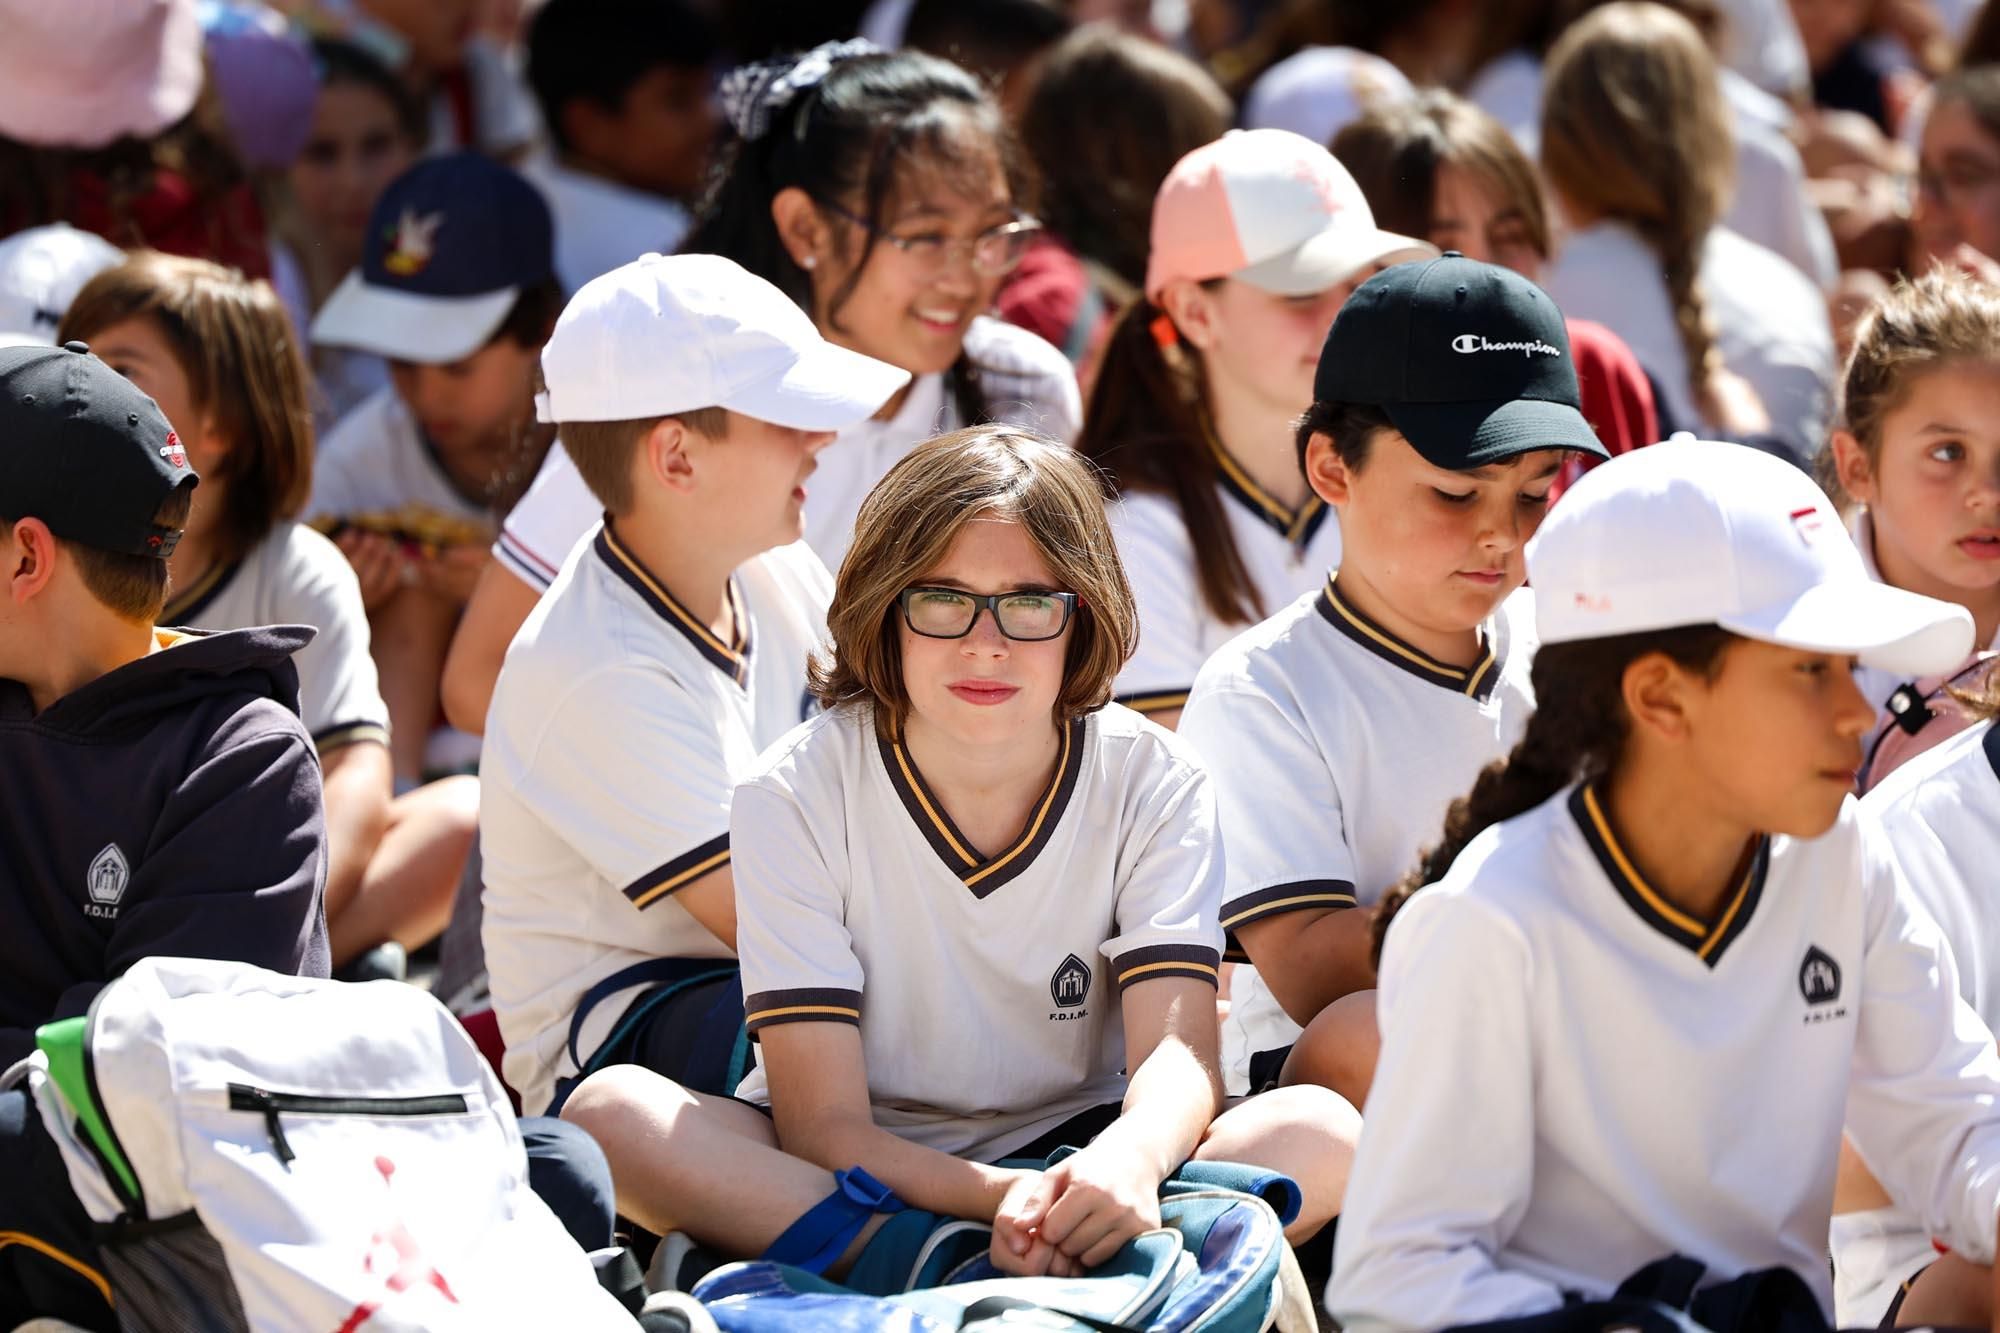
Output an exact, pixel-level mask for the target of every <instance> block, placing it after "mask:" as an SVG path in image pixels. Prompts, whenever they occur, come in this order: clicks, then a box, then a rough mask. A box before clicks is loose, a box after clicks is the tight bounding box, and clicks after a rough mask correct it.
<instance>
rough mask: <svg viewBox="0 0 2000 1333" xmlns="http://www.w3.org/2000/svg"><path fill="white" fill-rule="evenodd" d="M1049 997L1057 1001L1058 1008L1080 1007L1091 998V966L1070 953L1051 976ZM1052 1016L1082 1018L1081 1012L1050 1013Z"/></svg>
mask: <svg viewBox="0 0 2000 1333" xmlns="http://www.w3.org/2000/svg"><path fill="white" fill-rule="evenodd" d="M1049 998H1050V999H1051V1000H1054V1001H1055V1004H1056V1008H1057V1009H1078V1008H1081V1007H1082V1005H1083V1002H1084V1001H1085V1000H1087V999H1089V998H1090V968H1089V966H1088V965H1087V964H1085V963H1084V961H1083V960H1082V959H1081V958H1078V957H1077V956H1076V955H1075V954H1070V955H1068V956H1067V957H1065V958H1064V959H1063V960H1062V963H1061V965H1060V966H1058V967H1057V968H1056V970H1055V975H1053V976H1051V977H1050V978H1049ZM1049 1017H1050V1018H1058V1019H1060V1018H1071V1017H1076V1018H1081V1017H1082V1015H1081V1014H1074V1015H1072V1014H1061V1013H1058V1014H1050V1015H1049Z"/></svg>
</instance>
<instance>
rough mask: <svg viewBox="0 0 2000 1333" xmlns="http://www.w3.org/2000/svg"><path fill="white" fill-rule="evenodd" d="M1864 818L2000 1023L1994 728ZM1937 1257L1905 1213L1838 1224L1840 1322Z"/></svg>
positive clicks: (1941, 753) (1928, 756)
mask: <svg viewBox="0 0 2000 1333" xmlns="http://www.w3.org/2000/svg"><path fill="white" fill-rule="evenodd" d="M1861 816H1862V818H1863V819H1872V820H1873V821H1874V822H1875V823H1876V825H1877V826H1878V827H1879V828H1880V829H1881V833H1882V838H1883V841H1884V842H1885V843H1886V844H1887V846H1888V849H1889V855H1890V856H1891V857H1892V858H1893V859H1894V860H1895V862H1896V864H1897V866H1898V867H1899V868H1900V869H1901V870H1902V872H1903V881H1904V883H1905V884H1907V885H1908V886H1909V888H1910V890H1911V892H1912V893H1913V894H1914V895H1915V896H1916V898H1917V899H1918V900H1919V901H1920V902H1922V903H1923V905H1924V907H1925V908H1926V909H1927V910H1928V911H1929V912H1930V914H1931V916H1932V917H1934V918H1935V919H1936V921H1937V924H1938V927H1939V929H1941V930H1942V931H1943V932H1944V938H1945V942H1946V943H1947V944H1948V945H1949V946H1950V947H1951V953H1952V959H1953V961H1954V962H1956V963H1957V964H1958V993H1959V994H1960V995H1961V996H1963V997H1964V998H1965V1002H1966V1003H1967V1004H1969V1005H1971V1006H1972V1008H1973V1009H1974V1011H1976V1012H1977V1013H1978V1014H1979V1017H1980V1019H1981V1020H1982V1021H1984V1022H1985V1023H1986V1024H1987V1025H1988V1026H1989V1027H1990V1026H1993V1025H1994V1024H1996V1023H2000V887H1996V885H1995V884H1994V882H1993V868H1994V864H1995V858H1996V855H2000V732H1996V731H1995V730H1994V729H1993V726H1992V724H1991V723H1987V724H1985V725H1982V726H1977V727H1973V728H1971V729H1970V730H1967V731H1962V732H1960V733H1959V734H1958V735H1956V736H1954V737H1952V738H1951V739H1950V740H1948V741H1945V742H1944V743H1943V744H1941V745H1939V746H1938V747H1937V748H1936V749H1934V750H1931V751H1929V752H1927V753H1925V754H1921V755H1918V756H1917V757H1916V758H1914V759H1912V760H1910V761H1909V763H1907V764H1905V765H1903V766H1902V767H1901V768H1898V769H1897V770H1896V771H1895V772H1894V773H1891V774H1890V775H1889V776H1888V777H1887V778H1885V779H1883V781H1882V785H1881V786H1879V787H1877V788H1876V789H1875V790H1873V791H1871V792H1869V793H1868V795H1867V796H1865V797H1863V798H1862V800H1861ZM1936 1258H1937V1251H1936V1250H1935V1249H1933V1248H1932V1246H1931V1237H1930V1233H1929V1232H1928V1231H1927V1230H1926V1229H1925V1228H1924V1224H1923V1222H1922V1221H1921V1220H1920V1219H1918V1218H1917V1217H1915V1216H1914V1215H1912V1214H1910V1213H1908V1212H1905V1211H1904V1210H1903V1209H1900V1208H1895V1207H1889V1208H1872V1209H1868V1210H1865V1211H1863V1212H1859V1213H1842V1214H1840V1215H1838V1216H1836V1217H1835V1218H1834V1219H1833V1262H1834V1279H1833V1292H1834V1310H1835V1312H1836V1315H1837V1317H1838V1322H1839V1323H1840V1324H1841V1325H1843V1326H1847V1325H1865V1326H1866V1327H1869V1328H1873V1327H1874V1326H1875V1325H1876V1324H1878V1323H1880V1322H1881V1319H1882V1315H1883V1313H1884V1312H1885V1311H1886V1310H1887V1309H1888V1308H1889V1301H1890V1299H1891V1298H1892V1297H1893V1296H1894V1295H1895V1294H1896V1289H1897V1287H1898V1286H1900V1285H1901V1284H1902V1282H1903V1281H1904V1280H1905V1279H1906V1278H1909V1277H1910V1276H1911V1275H1912V1274H1914V1273H1916V1272H1918V1271H1919V1270H1921V1269H1923V1268H1924V1267H1925V1266H1926V1265H1928V1264H1929V1263H1930V1262H1931V1261H1932V1260H1934V1259H1936Z"/></svg>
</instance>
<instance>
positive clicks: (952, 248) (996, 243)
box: [816, 199, 1042, 278]
mask: <svg viewBox="0 0 2000 1333" xmlns="http://www.w3.org/2000/svg"><path fill="white" fill-rule="evenodd" d="M816 202H817V203H818V204H819V206H820V207H821V208H824V209H826V210H827V211H828V212H829V213H833V214H836V215H838V216H840V217H843V218H846V219H847V220H848V221H849V222H852V223H853V224H854V225H855V226H857V227H860V228H861V229H862V230H864V231H866V232H868V233H869V234H870V235H872V236H874V237H875V238H876V239H878V240H883V241H887V242H888V243H889V244H890V245H892V246H894V247H895V248H896V249H897V250H899V251H901V252H902V254H903V256H904V257H905V258H907V259H908V260H909V261H910V262H911V263H912V264H914V265H916V266H917V267H918V268H920V269H922V270H924V271H925V272H935V271H936V270H938V269H941V268H943V267H944V266H945V263H946V262H947V261H948V260H951V259H953V258H956V257H957V256H958V255H960V254H965V255H968V256H970V257H971V260H972V271H973V272H975V273H977V274H979V275H980V276H981V277H985V278H998V277H1003V276H1005V275H1006V274H1009V273H1012V272H1013V271H1014V269H1015V268H1016V267H1017V266H1018V265H1019V264H1020V262H1021V258H1022V256H1023V255H1025V254H1027V253H1028V247H1029V246H1030V245H1032V244H1033V243H1034V240H1035V237H1037V236H1039V235H1041V232H1042V224H1041V223H1039V222H1037V221H1035V219H1033V218H1016V219H1014V220H1013V221H1012V222H1003V223H1001V224H1000V225H999V226H997V227H988V228H987V229H986V230H985V231H982V232H980V233H979V234H978V235H977V236H974V237H973V238H972V239H971V240H965V239H963V238H962V237H957V236H947V235H945V234H944V233H943V232H925V233H923V234H922V235H920V236H899V235H897V234H896V233H895V232H893V231H889V230H887V229H886V228H883V227H877V226H875V225H873V224H872V223H870V222H869V221H868V219H867V218H864V217H857V216H855V215H854V214H853V213H850V212H848V211H847V210H846V209H844V208H842V207H841V206H840V205H839V204H836V203H833V202H832V201H831V200H827V199H820V200H817V201H816Z"/></svg>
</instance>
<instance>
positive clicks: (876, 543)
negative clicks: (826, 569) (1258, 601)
mask: <svg viewBox="0 0 2000 1333" xmlns="http://www.w3.org/2000/svg"><path fill="white" fill-rule="evenodd" d="M991 518H999V519H1012V520H1014V521H1015V522H1018V523H1019V524H1020V525H1021V526H1022V528H1023V529H1025V530H1026V532H1027V534H1028V540H1029V541H1031V542H1033V543H1034V546H1035V550H1036V551H1037V552H1038V553H1039V554H1040V555H1041V557H1042V560H1043V562H1044V563H1046V564H1047V565H1048V567H1049V570H1050V572H1051V573H1053V574H1054V575H1055V581H1056V590H1057V591H1062V592H1073V593H1075V594H1077V608H1076V615H1075V618H1074V619H1073V620H1072V621H1071V622H1070V629H1069V636H1070V638H1069V651H1068V655H1067V657H1066V658H1065V660H1064V663H1063V687H1062V692H1061V694H1059V695H1058V696H1057V698H1056V707H1055V712H1056V719H1057V720H1058V721H1066V720H1068V719H1070V718H1073V717H1076V716H1078V715H1080V714H1083V713H1087V712H1090V711H1091V710H1093V709H1097V708H1102V707H1103V706H1104V705H1105V704H1106V703H1108V702H1110V700H1111V683H1112V681H1113V680H1115V679H1116V678H1117V676H1118V672H1119V671H1120V670H1121V669H1122V668H1123V667H1124V665H1125V662H1126V659H1128V658H1130V657H1131V656H1132V651H1133V649H1134V648H1136V647H1137V646H1138V642H1139V612H1138V607H1137V606H1136V605H1135V604H1134V603H1133V600H1132V587H1131V585H1130V584H1129V583H1127V582H1126V579H1125V569H1124V567H1123V566H1122V565H1120V564H1119V563H1118V548H1117V544H1116V542H1115V541H1114V540H1113V538H1112V535H1111V525H1110V522H1109V521H1108V520H1107V519H1106V518H1105V516H1104V499H1103V493H1102V491H1101V489H1100V483H1099V482H1098V479H1097V476H1096V473H1095V472H1094V471H1093V470H1092V468H1091V466H1090V464H1089V463H1087V462H1085V461H1084V460H1083V459H1082V458H1080V457H1078V456H1077V455H1076V454H1075V453H1074V452H1073V451H1071V450H1069V449H1067V448H1065V447H1063V446H1062V445H1060V444H1057V443H1055V442H1054V441H1052V440H1048V439H1045V438H1043V437H1042V436H1040V435H1036V434H1034V433H1033V432H1031V431H1026V430H1022V429H1020V428H1018V427H1015V426H1005V425H987V426H972V427H968V428H967V429H965V430H958V431H953V432H952V433H950V434H949V435H940V436H939V437H938V438H936V439H934V440H931V441H929V442H928V443H925V444H922V445H919V446H918V447H917V448H915V449H913V450H911V451H910V453H908V454H907V455H905V456H904V458H903V460H902V461H901V462H900V463H898V464H896V466H895V467H893V468H891V469H890V470H889V475H887V476H886V477H884V478H882V480H881V482H880V483H878V484H877V485H876V487H875V489H874V490H873V491H871V492H870V493H869V495H868V499H867V500H866V501H865V502H864V503H863V504H862V506H861V514H860V516H859V517H858V518H857V519H856V520H855V524H854V544H853V545H852V546H851V547H849V548H848V551H847V558H846V559H845V560H843V561H842V562H841V565H840V577H839V579H838V580H837V581H836V583H835V586H834V592H833V606H832V608H831V609H830V610H829V611H828V612H827V628H828V630H829V631H830V633H831V637H832V649H831V651H830V652H822V653H820V654H818V655H816V656H815V658H814V659H813V661H812V662H811V664H810V665H809V667H808V668H807V681H808V684H809V686H810V688H811V690H812V692H813V694H814V696H815V697H817V698H818V699H819V701H820V702H821V703H822V704H824V705H826V706H827V707H828V708H835V707H839V706H841V705H844V704H856V703H868V704H872V705H873V706H874V709H875V725H876V728H877V730H878V731H880V732H882V734H884V735H885V736H886V735H893V734H895V733H896V732H897V731H898V730H900V729H901V727H902V725H903V722H904V720H905V718H906V717H907V716H908V713H909V707H910V696H909V692H908V690H907V689H906V688H905V686H904V683H903V653H902V647H901V638H900V634H899V630H898V625H899V623H900V622H899V617H898V612H897V609H896V599H897V597H898V596H899V595H901V593H902V591H903V590H904V589H905V588H908V587H910V586H911V585H913V584H917V583H921V582H922V581H923V579H924V576H925V575H927V574H929V573H930V572H931V571H932V570H934V569H936V568H937V567H938V566H939V565H940V564H942V563H943V562H944V560H945V558H946V555H947V553H948V552H949V551H950V549H951V544H952V542H953V541H954V540H955V539H956V538H957V537H958V534H959V533H960V532H961V531H962V530H963V529H964V528H965V525H966V524H968V523H970V522H972V521H973V520H975V519H991Z"/></svg>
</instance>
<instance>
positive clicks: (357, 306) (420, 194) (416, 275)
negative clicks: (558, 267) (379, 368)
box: [312, 153, 555, 365]
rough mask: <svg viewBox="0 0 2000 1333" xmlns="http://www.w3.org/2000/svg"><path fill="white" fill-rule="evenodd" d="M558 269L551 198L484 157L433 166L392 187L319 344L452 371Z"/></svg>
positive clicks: (332, 303)
mask: <svg viewBox="0 0 2000 1333" xmlns="http://www.w3.org/2000/svg"><path fill="white" fill-rule="evenodd" d="M554 272H555V226H554V224H553V223H552V222H551V221H550V218H549V207H548V205H547V204H546V203H545V202H543V200H542V196H541V193H540V192H539V191H538V190H536V189H535V187H534V186H532V185H530V184H529V183H528V182H527V180H526V179H524V178H523V177H522V176H521V175H520V174H519V173H517V172H514V171H511V170H509V169H508V168H506V167H504V166H502V165H500V164H499V163H498V162H495V161H493V160H492V159H491V158H489V157H484V156H482V155H480V154H478V153H449V154H446V155H445V156H442V157H431V158H425V159H424V160H423V161H421V162H418V163H417V164H416V165H415V166H413V167H411V168H410V169H409V170H408V171H405V172H404V173H403V174H402V175H400V176H398V177H396V179H395V180H393V181H391V182H389V186H388V188H387V189H385V190H383V191H382V197H381V198H380V199H378V200H376V201H375V211H374V214H373V215H372V216H371V217H370V218H369V219H368V236H367V241H366V244H365V245H364V246H363V249H362V252H361V267H360V268H358V269H356V270H355V271H354V272H352V273H350V274H348V275H347V277H346V278H344V279H342V281H341V284H340V286H339V287H337V288H335V289H334V293H333V295H332V296H330V297H328V298H327V301H326V304H325V305H324V306H323V307H321V309H320V312H319V315H318V317H317V318H315V319H314V320H313V326H312V336H313V341H314V342H319V343H326V344H328V345H330V346H334V347H358V348H360V349H361V350H363V351H366V352H373V353H375V354H376V355H377V356H385V357H388V358H390V359H391V360H394V361H416V362H421V363H424V364H427V365H444V364H446V363H449V362H452V361H459V360H463V359H464V358H465V357H468V356H470V355H472V354H473V353H474V352H476V351H478V350H479V349H480V348H481V347H484V346H485V345H486V343H487V341H488V340H489V339H491V338H492V337H493V334H494V333H495V331H497V330H498V329H499V327H500V325H501V323H502V322H503V321H504V320H505V319H506V318H507V312H508V311H510V310H512V309H513V308H514V299H515V298H516V297H517V296H519V295H520V293H521V289H522V288H524V287H532V286H534V285H535V284H536V283H538V282H542V281H543V280H545V279H547V278H548V277H549V276H550V275H551V274H553V273H554Z"/></svg>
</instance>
